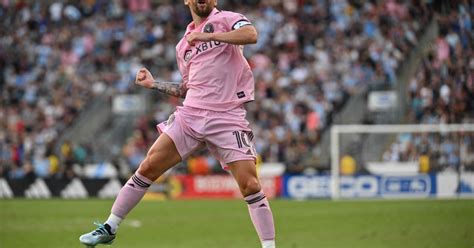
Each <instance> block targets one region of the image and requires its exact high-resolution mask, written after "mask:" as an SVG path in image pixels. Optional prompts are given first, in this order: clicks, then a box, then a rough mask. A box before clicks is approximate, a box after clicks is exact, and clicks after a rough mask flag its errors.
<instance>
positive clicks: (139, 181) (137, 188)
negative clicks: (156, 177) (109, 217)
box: [112, 172, 153, 219]
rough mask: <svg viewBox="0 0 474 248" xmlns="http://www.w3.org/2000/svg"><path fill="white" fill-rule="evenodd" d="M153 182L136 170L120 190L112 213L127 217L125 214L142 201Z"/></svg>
mask: <svg viewBox="0 0 474 248" xmlns="http://www.w3.org/2000/svg"><path fill="white" fill-rule="evenodd" d="M152 183H153V182H152V181H151V180H150V179H148V178H146V177H144V176H142V175H140V174H139V173H138V172H135V175H133V176H132V177H131V178H130V179H128V181H127V183H125V185H124V186H123V187H122V189H121V190H120V192H119V194H118V196H117V198H116V199H115V202H114V205H113V206H112V214H114V215H116V216H118V217H120V218H122V219H123V218H125V216H126V215H127V214H128V213H129V212H130V211H131V210H132V209H133V208H134V207H135V206H136V205H137V204H138V202H140V200H141V199H142V197H143V195H145V192H146V191H147V189H148V187H150V185H151V184H152Z"/></svg>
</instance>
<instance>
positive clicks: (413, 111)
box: [384, 4, 474, 170]
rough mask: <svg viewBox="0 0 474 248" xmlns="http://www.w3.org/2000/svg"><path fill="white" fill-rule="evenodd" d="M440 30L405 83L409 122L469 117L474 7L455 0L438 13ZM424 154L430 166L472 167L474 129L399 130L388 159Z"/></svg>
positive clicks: (473, 112)
mask: <svg viewBox="0 0 474 248" xmlns="http://www.w3.org/2000/svg"><path fill="white" fill-rule="evenodd" d="M438 23H439V36H438V37H437V38H436V40H435V42H434V45H433V46H432V48H431V49H429V50H428V54H427V56H425V58H424V59H423V61H422V65H421V66H420V68H419V70H418V71H417V72H416V74H415V76H414V78H413V79H412V80H411V81H410V83H409V88H408V92H409V96H410V113H409V120H410V122H412V123H422V124H441V123H445V124H450V123H474V32H473V31H474V30H473V28H474V27H473V24H474V8H473V6H469V5H468V4H459V5H458V6H455V7H454V8H452V9H451V10H450V12H449V14H448V15H444V16H439V17H438ZM422 155H425V156H428V157H429V162H430V164H431V167H432V169H434V170H444V169H454V170H457V169H459V167H460V166H462V167H463V168H469V169H474V134H473V133H451V134H448V133H445V134H434V133H433V134H429V135H419V134H415V135H409V134H402V135H399V137H398V138H397V141H396V142H395V143H394V144H392V146H391V147H390V148H389V149H388V150H387V151H386V152H385V155H384V159H385V160H387V161H414V160H415V161H416V160H417V159H418V158H419V157H420V156H422Z"/></svg>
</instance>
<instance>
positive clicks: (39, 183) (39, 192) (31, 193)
mask: <svg viewBox="0 0 474 248" xmlns="http://www.w3.org/2000/svg"><path fill="white" fill-rule="evenodd" d="M25 197H26V198H51V192H50V191H49V189H48V186H46V183H45V182H44V181H43V179H36V180H35V182H34V183H33V184H31V185H30V186H29V187H28V189H26V190H25Z"/></svg>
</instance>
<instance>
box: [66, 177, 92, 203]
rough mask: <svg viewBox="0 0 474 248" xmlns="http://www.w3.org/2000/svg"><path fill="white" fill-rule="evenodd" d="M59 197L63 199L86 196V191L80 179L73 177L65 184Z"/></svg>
mask: <svg viewBox="0 0 474 248" xmlns="http://www.w3.org/2000/svg"><path fill="white" fill-rule="evenodd" d="M60 195H61V197H62V198H65V199H71V198H73V199H77V198H87V197H88V193H87V190H86V188H85V187H84V185H83V184H82V182H81V180H79V179H77V178H74V179H73V180H72V181H71V182H70V183H69V184H68V185H67V186H66V188H64V189H63V190H62V191H61V194H60Z"/></svg>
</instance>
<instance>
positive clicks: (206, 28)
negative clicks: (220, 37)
mask: <svg viewBox="0 0 474 248" xmlns="http://www.w3.org/2000/svg"><path fill="white" fill-rule="evenodd" d="M204 33H214V25H212V23H208V24H206V26H204Z"/></svg>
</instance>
